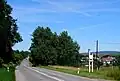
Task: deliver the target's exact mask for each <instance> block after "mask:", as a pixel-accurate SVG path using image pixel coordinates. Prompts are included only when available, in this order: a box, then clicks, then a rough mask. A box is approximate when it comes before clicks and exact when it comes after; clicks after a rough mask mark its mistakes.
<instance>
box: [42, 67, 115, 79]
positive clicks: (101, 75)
mask: <svg viewBox="0 0 120 81" xmlns="http://www.w3.org/2000/svg"><path fill="white" fill-rule="evenodd" d="M40 67H41V68H46V69H50V70H55V71H60V72H64V73H69V74H73V75H78V76H83V77H88V78H96V79H106V80H113V79H114V78H113V77H108V76H107V73H108V72H109V71H111V70H112V68H111V67H107V68H101V69H100V70H99V71H97V70H94V72H93V73H89V72H88V69H87V68H80V73H79V74H77V68H75V67H72V68H69V67H65V66H64V67H61V66H60V67H59V66H57V67H56V66H40Z"/></svg>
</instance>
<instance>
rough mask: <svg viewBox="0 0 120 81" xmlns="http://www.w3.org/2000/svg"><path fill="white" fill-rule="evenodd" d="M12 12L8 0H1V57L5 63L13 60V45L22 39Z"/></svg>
mask: <svg viewBox="0 0 120 81" xmlns="http://www.w3.org/2000/svg"><path fill="white" fill-rule="evenodd" d="M11 12H12V8H11V6H10V5H9V4H7V2H6V0H0V57H1V58H2V59H3V60H4V62H5V63H9V62H10V61H11V60H12V46H13V45H14V44H15V43H18V42H21V41H22V37H21V36H20V34H19V32H18V31H17V30H18V26H17V24H16V19H14V18H13V17H12V16H11Z"/></svg>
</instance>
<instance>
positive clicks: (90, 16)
mask: <svg viewBox="0 0 120 81" xmlns="http://www.w3.org/2000/svg"><path fill="white" fill-rule="evenodd" d="M7 2H8V4H10V5H11V6H12V8H13V11H12V16H13V17H14V18H15V19H17V24H18V27H19V30H18V31H19V32H20V34H21V36H22V37H23V42H21V43H18V44H16V45H15V46H14V47H13V49H19V50H28V49H29V47H30V45H31V38H32V36H31V34H32V32H33V31H34V30H35V28H36V27H37V26H43V27H50V28H51V30H52V31H53V32H57V33H60V32H62V31H64V30H66V31H68V33H69V35H70V36H71V37H72V38H73V39H74V40H75V41H77V42H78V44H79V45H80V52H87V50H88V49H91V51H95V42H96V40H99V51H120V34H119V32H120V0H7Z"/></svg>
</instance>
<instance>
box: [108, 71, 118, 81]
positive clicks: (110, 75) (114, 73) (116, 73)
mask: <svg viewBox="0 0 120 81" xmlns="http://www.w3.org/2000/svg"><path fill="white" fill-rule="evenodd" d="M107 76H108V77H112V78H114V80H120V70H119V69H113V70H110V71H108V73H107Z"/></svg>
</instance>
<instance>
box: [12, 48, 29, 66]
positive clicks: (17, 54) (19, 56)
mask: <svg viewBox="0 0 120 81" xmlns="http://www.w3.org/2000/svg"><path fill="white" fill-rule="evenodd" d="M29 54H30V53H29V52H28V51H19V50H14V54H13V56H12V57H13V59H12V62H13V63H14V64H16V65H19V64H20V63H21V61H22V60H23V59H25V58H26V57H27V56H28V55H29Z"/></svg>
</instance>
